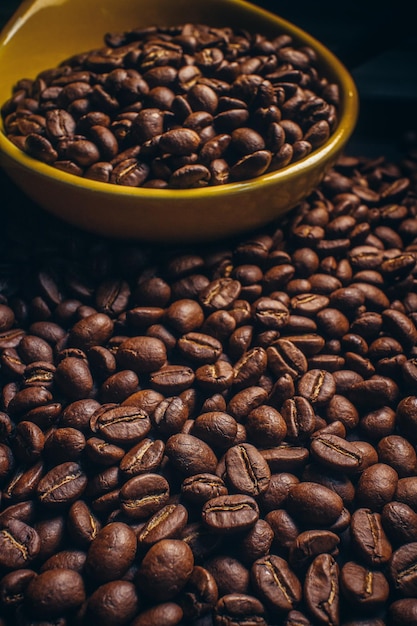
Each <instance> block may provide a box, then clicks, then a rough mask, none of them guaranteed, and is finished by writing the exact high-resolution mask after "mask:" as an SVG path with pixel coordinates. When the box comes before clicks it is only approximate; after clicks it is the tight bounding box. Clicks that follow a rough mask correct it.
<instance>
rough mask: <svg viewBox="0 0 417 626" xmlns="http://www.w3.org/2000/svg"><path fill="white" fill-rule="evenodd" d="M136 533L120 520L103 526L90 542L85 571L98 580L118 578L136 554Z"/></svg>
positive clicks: (106, 580)
mask: <svg viewBox="0 0 417 626" xmlns="http://www.w3.org/2000/svg"><path fill="white" fill-rule="evenodd" d="M136 547H137V541H136V535H135V533H134V532H133V530H132V529H131V528H130V527H129V526H128V525H127V524H124V523H122V522H112V523H110V524H107V525H106V526H104V527H103V528H102V529H101V530H100V531H99V532H98V533H97V535H96V537H95V539H94V540H93V541H92V542H91V543H90V547H89V549H88V552H87V560H86V564H85V567H86V572H87V573H88V575H89V576H91V577H92V578H93V579H94V580H97V581H98V582H102V583H104V582H108V581H111V580H118V579H120V578H122V577H123V576H124V574H125V573H126V572H127V570H128V569H129V567H130V566H131V565H132V563H133V561H134V559H135V555H136Z"/></svg>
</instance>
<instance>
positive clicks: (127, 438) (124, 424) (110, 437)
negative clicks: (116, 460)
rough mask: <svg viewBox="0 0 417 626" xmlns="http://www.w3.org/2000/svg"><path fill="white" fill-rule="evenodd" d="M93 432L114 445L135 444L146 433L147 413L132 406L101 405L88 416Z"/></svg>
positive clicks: (148, 421) (148, 429)
mask: <svg viewBox="0 0 417 626" xmlns="http://www.w3.org/2000/svg"><path fill="white" fill-rule="evenodd" d="M90 428H91V430H92V432H93V433H97V435H98V436H101V437H103V439H105V440H106V441H108V442H110V443H113V444H116V445H121V446H124V445H129V444H135V443H137V442H138V441H140V440H141V439H144V437H145V436H146V435H147V434H148V432H149V431H150V429H151V421H150V419H149V416H148V414H147V413H146V412H145V411H143V410H140V409H136V407H134V406H118V405H112V404H110V405H102V406H101V408H100V409H98V410H97V411H96V412H94V413H93V415H92V416H91V418H90Z"/></svg>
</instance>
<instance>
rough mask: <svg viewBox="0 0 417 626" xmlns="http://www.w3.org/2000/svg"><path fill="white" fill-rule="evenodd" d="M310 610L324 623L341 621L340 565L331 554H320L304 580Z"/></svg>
mask: <svg viewBox="0 0 417 626" xmlns="http://www.w3.org/2000/svg"><path fill="white" fill-rule="evenodd" d="M304 593H305V598H306V603H307V607H308V609H309V612H310V613H311V614H312V615H313V617H314V618H315V619H317V620H318V621H319V622H321V623H323V624H337V623H339V611H340V598H339V567H338V565H337V563H336V561H335V560H334V558H333V557H332V556H331V555H330V554H319V555H318V556H316V558H315V559H314V561H313V562H312V564H311V565H310V567H309V569H308V571H307V574H306V578H305V581H304Z"/></svg>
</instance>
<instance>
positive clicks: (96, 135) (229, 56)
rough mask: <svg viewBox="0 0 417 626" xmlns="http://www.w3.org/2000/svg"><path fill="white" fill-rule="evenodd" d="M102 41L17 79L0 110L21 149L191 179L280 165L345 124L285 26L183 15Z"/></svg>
mask: <svg viewBox="0 0 417 626" xmlns="http://www.w3.org/2000/svg"><path fill="white" fill-rule="evenodd" d="M104 40H105V41H104V43H105V46H104V47H102V48H99V49H95V50H91V51H89V52H86V53H81V54H78V55H76V56H73V57H71V58H69V59H67V60H65V61H63V62H62V63H61V65H60V66H59V67H57V68H53V69H48V70H46V71H43V72H41V73H40V74H39V75H38V76H37V77H36V79H35V80H28V79H22V80H20V81H19V82H18V83H17V84H16V85H15V87H14V92H13V95H12V97H11V98H10V99H9V100H8V101H7V102H6V103H4V105H3V107H2V109H1V114H2V118H3V122H4V127H5V131H6V134H7V136H8V138H9V139H10V140H11V141H13V143H15V144H16V145H17V146H18V147H19V148H20V149H22V150H24V151H25V152H27V153H28V154H29V155H31V156H32V157H34V158H36V159H39V160H41V161H43V162H45V163H48V164H50V165H53V166H54V167H57V168H59V169H61V170H64V171H66V172H69V173H71V174H75V175H78V176H85V177H86V178H89V179H93V180H97V181H102V182H109V183H114V184H117V185H127V186H133V187H141V186H143V187H150V188H166V187H169V188H181V189H186V188H194V187H205V186H207V185H220V184H224V183H228V182H233V181H242V180H247V179H250V178H254V177H256V176H259V175H261V174H264V173H266V172H270V171H274V170H277V169H280V168H282V167H284V166H286V165H288V164H289V163H293V162H294V161H298V160H300V159H302V158H303V157H305V156H307V155H308V154H309V153H310V152H312V151H314V150H315V149H317V148H318V147H319V146H321V145H322V144H324V143H325V142H326V141H327V139H328V138H329V137H330V135H331V133H332V132H333V130H334V128H335V126H336V123H337V108H338V104H339V90H338V86H337V85H336V84H334V83H332V82H329V80H328V79H327V78H326V77H324V76H322V75H321V73H320V70H319V69H318V64H317V55H316V53H315V51H314V50H313V49H312V48H310V47H308V46H301V45H297V44H296V43H295V42H294V41H293V39H292V37H290V36H289V35H287V34H281V35H279V36H277V37H275V38H274V39H268V38H267V37H265V36H262V35H260V34H250V33H248V32H246V31H242V30H238V29H233V28H229V27H227V28H213V27H210V26H207V25H201V24H184V25H181V26H178V27H169V28H161V27H150V28H144V29H136V30H132V31H129V32H125V33H120V34H117V33H110V34H108V35H106V36H105V38H104Z"/></svg>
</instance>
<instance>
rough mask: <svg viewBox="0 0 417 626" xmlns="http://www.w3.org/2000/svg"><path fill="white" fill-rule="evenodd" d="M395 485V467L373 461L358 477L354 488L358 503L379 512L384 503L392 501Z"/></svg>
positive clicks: (396, 483) (396, 480)
mask: <svg viewBox="0 0 417 626" xmlns="http://www.w3.org/2000/svg"><path fill="white" fill-rule="evenodd" d="M397 485H398V474H397V472H396V471H395V469H394V468H392V467H391V466H390V465H386V464H385V463H375V464H374V465H371V466H370V467H367V468H366V469H365V470H364V471H363V472H362V474H361V476H360V478H359V481H358V484H357V488H356V498H357V501H358V504H359V505H360V506H363V507H367V508H369V509H371V510H372V511H379V512H381V510H382V508H383V507H384V505H385V504H387V503H388V502H391V501H392V499H393V497H394V494H395V492H396V490H397Z"/></svg>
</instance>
